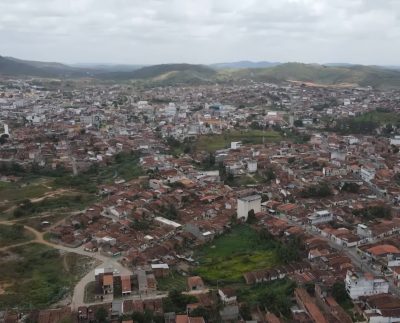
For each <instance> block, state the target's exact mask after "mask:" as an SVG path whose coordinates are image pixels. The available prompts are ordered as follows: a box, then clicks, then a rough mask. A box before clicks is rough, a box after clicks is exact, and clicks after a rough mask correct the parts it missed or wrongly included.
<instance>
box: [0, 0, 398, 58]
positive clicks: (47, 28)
mask: <svg viewBox="0 0 400 323" xmlns="http://www.w3.org/2000/svg"><path fill="white" fill-rule="evenodd" d="M0 55H7V56H14V57H19V58H25V59H35V60H43V61H61V62H67V63H77V62H93V63H99V62H104V63H106V62H107V63H129V64H156V63H171V62H189V63H215V62H227V61H236V60H269V61H280V62H286V61H301V62H316V63H326V62H350V63H361V64H393V65H400V1H399V0H141V1H139V0H69V1H68V0H0Z"/></svg>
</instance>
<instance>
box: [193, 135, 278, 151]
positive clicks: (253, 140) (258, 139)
mask: <svg viewBox="0 0 400 323" xmlns="http://www.w3.org/2000/svg"><path fill="white" fill-rule="evenodd" d="M280 140H282V136H281V135H280V133H279V132H276V131H272V130H268V131H262V130H240V131H239V130H234V131H227V132H225V133H223V134H221V135H207V136H201V137H199V138H198V140H197V142H196V144H195V145H196V149H197V150H199V151H203V150H205V151H208V152H214V151H216V150H218V149H223V148H228V147H230V143H231V142H232V141H241V142H242V143H243V144H262V143H263V142H265V143H268V142H279V141H280Z"/></svg>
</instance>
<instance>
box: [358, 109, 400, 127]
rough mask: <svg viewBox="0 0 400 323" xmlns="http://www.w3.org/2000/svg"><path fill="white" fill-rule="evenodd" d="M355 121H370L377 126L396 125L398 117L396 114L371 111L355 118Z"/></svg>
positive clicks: (399, 120) (399, 119) (398, 120)
mask: <svg viewBox="0 0 400 323" xmlns="http://www.w3.org/2000/svg"><path fill="white" fill-rule="evenodd" d="M355 120H357V121H364V122H366V121H372V122H376V123H378V124H380V125H381V124H386V123H391V124H396V123H399V122H400V116H399V114H398V113H396V112H383V111H371V112H367V113H364V114H362V115H360V116H358V117H356V118H355Z"/></svg>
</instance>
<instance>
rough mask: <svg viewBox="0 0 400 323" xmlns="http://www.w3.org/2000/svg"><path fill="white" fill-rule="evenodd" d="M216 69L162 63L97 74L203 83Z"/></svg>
mask: <svg viewBox="0 0 400 323" xmlns="http://www.w3.org/2000/svg"><path fill="white" fill-rule="evenodd" d="M215 75H216V71H214V70H213V69H211V68H209V67H207V66H204V65H192V64H162V65H153V66H146V67H143V68H140V69H138V70H135V71H132V72H114V73H104V74H101V75H99V76H98V77H100V78H105V79H114V80H144V81H153V82H156V83H185V82H189V83H204V82H210V81H211V80H213V79H214V76H215Z"/></svg>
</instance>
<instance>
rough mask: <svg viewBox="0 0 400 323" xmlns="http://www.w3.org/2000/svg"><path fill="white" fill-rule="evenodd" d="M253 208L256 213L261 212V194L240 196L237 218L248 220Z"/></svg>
mask: <svg viewBox="0 0 400 323" xmlns="http://www.w3.org/2000/svg"><path fill="white" fill-rule="evenodd" d="M250 210H253V211H254V213H258V212H261V196H260V195H251V196H246V197H241V198H238V200H237V218H238V219H242V218H243V219H244V220H245V221H246V220H247V216H248V214H249V211H250Z"/></svg>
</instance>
